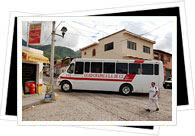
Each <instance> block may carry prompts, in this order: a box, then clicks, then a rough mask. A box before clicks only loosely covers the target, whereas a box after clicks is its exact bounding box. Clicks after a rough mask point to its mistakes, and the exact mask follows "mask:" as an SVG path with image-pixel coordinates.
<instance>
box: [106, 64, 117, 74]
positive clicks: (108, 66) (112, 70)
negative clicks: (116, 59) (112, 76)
mask: <svg viewBox="0 0 195 136" xmlns="http://www.w3.org/2000/svg"><path fill="white" fill-rule="evenodd" d="M104 73H115V63H112V62H105V63H104Z"/></svg>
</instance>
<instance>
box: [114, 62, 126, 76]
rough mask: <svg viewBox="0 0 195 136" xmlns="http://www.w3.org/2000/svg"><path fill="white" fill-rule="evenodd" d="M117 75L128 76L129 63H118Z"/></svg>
mask: <svg viewBox="0 0 195 136" xmlns="http://www.w3.org/2000/svg"><path fill="white" fill-rule="evenodd" d="M116 73H117V74H127V73H128V64H127V63H116Z"/></svg>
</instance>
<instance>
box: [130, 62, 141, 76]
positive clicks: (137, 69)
mask: <svg viewBox="0 0 195 136" xmlns="http://www.w3.org/2000/svg"><path fill="white" fill-rule="evenodd" d="M139 73H140V64H135V63H129V74H139Z"/></svg>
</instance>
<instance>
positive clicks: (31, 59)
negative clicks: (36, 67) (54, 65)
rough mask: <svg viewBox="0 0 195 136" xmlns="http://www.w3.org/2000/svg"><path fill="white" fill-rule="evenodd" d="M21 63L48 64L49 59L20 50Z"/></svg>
mask: <svg viewBox="0 0 195 136" xmlns="http://www.w3.org/2000/svg"><path fill="white" fill-rule="evenodd" d="M22 61H29V62H42V63H49V59H48V58H47V57H45V56H43V55H42V54H38V53H35V52H31V51H29V50H25V49H22Z"/></svg>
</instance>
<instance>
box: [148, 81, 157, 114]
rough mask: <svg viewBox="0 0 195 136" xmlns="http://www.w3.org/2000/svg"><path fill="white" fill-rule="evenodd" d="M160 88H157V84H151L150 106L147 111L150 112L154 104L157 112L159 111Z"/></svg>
mask: <svg viewBox="0 0 195 136" xmlns="http://www.w3.org/2000/svg"><path fill="white" fill-rule="evenodd" d="M158 93H159V90H158V87H157V86H155V82H152V83H151V87H150V90H149V104H148V109H146V111H148V112H150V109H151V107H152V105H153V103H154V104H155V105H156V111H159V105H158Z"/></svg>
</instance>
